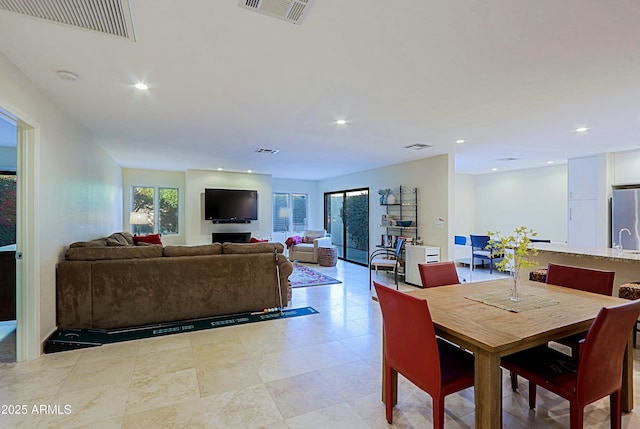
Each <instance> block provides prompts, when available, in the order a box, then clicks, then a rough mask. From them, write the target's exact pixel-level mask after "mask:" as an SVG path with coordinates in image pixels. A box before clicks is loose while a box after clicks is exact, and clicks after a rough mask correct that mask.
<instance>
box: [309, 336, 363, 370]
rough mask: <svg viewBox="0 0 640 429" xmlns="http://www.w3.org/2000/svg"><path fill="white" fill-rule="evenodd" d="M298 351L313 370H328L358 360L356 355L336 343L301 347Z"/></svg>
mask: <svg viewBox="0 0 640 429" xmlns="http://www.w3.org/2000/svg"><path fill="white" fill-rule="evenodd" d="M300 351H301V352H302V354H303V355H304V356H305V358H306V359H307V360H308V361H309V363H310V364H311V365H312V367H313V368H314V369H323V368H329V367H332V366H336V365H340V364H343V363H348V362H354V361H358V360H360V358H359V357H358V355H356V354H355V353H353V352H352V351H350V350H349V349H347V348H346V347H345V346H343V345H342V344H341V343H340V342H338V341H332V342H329V343H321V344H315V345H313V346H307V347H303V348H301V349H300Z"/></svg>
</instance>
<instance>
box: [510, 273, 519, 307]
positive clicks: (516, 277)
mask: <svg viewBox="0 0 640 429" xmlns="http://www.w3.org/2000/svg"><path fill="white" fill-rule="evenodd" d="M519 283H520V270H514V271H513V289H511V296H510V297H509V299H511V301H520V291H519V290H518V284H519Z"/></svg>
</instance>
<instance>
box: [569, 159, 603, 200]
mask: <svg viewBox="0 0 640 429" xmlns="http://www.w3.org/2000/svg"><path fill="white" fill-rule="evenodd" d="M567 173H568V197H569V200H595V199H596V198H598V178H599V172H598V156H597V155H596V156H587V157H583V158H572V159H570V160H569V162H568V168H567Z"/></svg>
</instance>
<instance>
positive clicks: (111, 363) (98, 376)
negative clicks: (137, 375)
mask: <svg viewBox="0 0 640 429" xmlns="http://www.w3.org/2000/svg"><path fill="white" fill-rule="evenodd" d="M134 365H135V359H103V360H101V361H100V370H99V371H96V364H95V362H89V361H84V362H78V363H77V364H76V365H75V366H74V367H73V369H72V370H71V372H70V373H69V376H68V377H67V378H66V380H65V381H64V383H63V384H62V387H61V388H60V391H61V392H69V391H72V390H82V389H87V388H89V387H96V386H104V385H107V384H117V383H129V381H130V380H131V376H132V375H133V367H134Z"/></svg>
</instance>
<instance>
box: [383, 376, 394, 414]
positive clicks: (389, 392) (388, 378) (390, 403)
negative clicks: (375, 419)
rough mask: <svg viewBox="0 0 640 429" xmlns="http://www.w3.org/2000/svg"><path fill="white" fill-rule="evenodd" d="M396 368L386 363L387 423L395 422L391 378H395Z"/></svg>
mask: <svg viewBox="0 0 640 429" xmlns="http://www.w3.org/2000/svg"><path fill="white" fill-rule="evenodd" d="M394 372H395V371H394V370H393V368H391V365H389V364H387V363H385V365H384V376H385V377H386V381H387V382H386V383H385V388H384V395H385V407H386V413H387V423H389V424H392V423H393V386H392V384H393V383H392V382H391V380H393V376H394Z"/></svg>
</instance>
